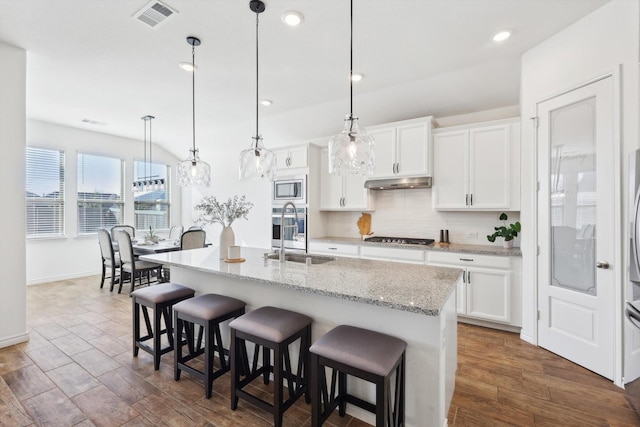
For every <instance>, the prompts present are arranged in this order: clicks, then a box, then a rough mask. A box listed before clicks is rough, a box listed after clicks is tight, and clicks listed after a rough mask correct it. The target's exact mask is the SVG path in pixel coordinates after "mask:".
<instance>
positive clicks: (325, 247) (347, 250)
mask: <svg viewBox="0 0 640 427" xmlns="http://www.w3.org/2000/svg"><path fill="white" fill-rule="evenodd" d="M309 252H310V253H317V254H330V255H336V256H344V257H351V258H358V257H359V256H360V246H358V245H345V244H341V243H329V242H309Z"/></svg>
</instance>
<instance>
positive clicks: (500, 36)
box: [493, 31, 511, 42]
mask: <svg viewBox="0 0 640 427" xmlns="http://www.w3.org/2000/svg"><path fill="white" fill-rule="evenodd" d="M510 36H511V31H500V32H499V33H497V34H496V35H494V36H493V41H494V42H502V41H505V40H506V39H508V38H509V37H510Z"/></svg>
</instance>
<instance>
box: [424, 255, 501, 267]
mask: <svg viewBox="0 0 640 427" xmlns="http://www.w3.org/2000/svg"><path fill="white" fill-rule="evenodd" d="M427 264H450V265H460V266H466V267H489V268H501V269H510V268H511V257H507V256H491V255H477V254H468V253H461V252H439V251H427Z"/></svg>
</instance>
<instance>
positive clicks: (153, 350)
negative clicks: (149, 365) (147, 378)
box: [131, 283, 195, 371]
mask: <svg viewBox="0 0 640 427" xmlns="http://www.w3.org/2000/svg"><path fill="white" fill-rule="evenodd" d="M194 294H195V291H194V290H193V289H191V288H187V287H186V286H182V285H178V284H176V283H162V284H159V285H155V286H149V287H146V288H142V289H138V290H136V291H134V292H132V293H131V299H132V301H133V357H137V356H138V349H143V350H144V351H146V352H147V353H149V354H151V355H152V356H153V366H154V369H155V370H156V371H157V370H158V369H160V356H162V355H163V354H165V353H168V352H170V351H171V350H173V331H172V316H171V307H172V306H173V305H174V304H176V303H178V302H180V301H182V300H185V299H187V298H191V297H193V295H194ZM140 307H142V314H143V316H144V323H145V324H146V326H147V335H145V336H143V337H141V336H140ZM147 308H150V309H152V310H153V327H152V326H151V321H150V320H149V313H148V310H147ZM161 317H162V318H164V324H165V329H161V326H160V319H161ZM165 333H166V334H167V340H168V341H169V345H168V346H167V347H165V348H161V345H160V339H161V337H162V334H165ZM150 339H153V347H151V346H150V345H148V344H146V343H145V341H148V340H150Z"/></svg>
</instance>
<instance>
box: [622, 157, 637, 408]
mask: <svg viewBox="0 0 640 427" xmlns="http://www.w3.org/2000/svg"><path fill="white" fill-rule="evenodd" d="M628 203H629V280H628V281H627V282H625V289H624V296H625V319H624V343H625V345H624V382H625V390H626V391H627V394H628V395H629V396H631V398H632V402H631V403H632V405H633V406H634V409H635V411H636V413H638V415H639V416H640V150H636V151H634V152H632V153H631V155H630V158H629V198H628Z"/></svg>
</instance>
